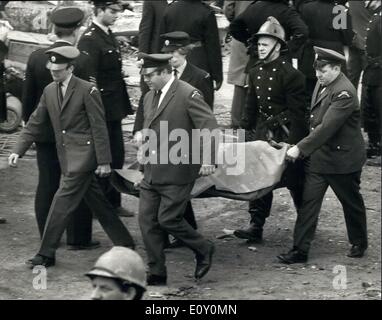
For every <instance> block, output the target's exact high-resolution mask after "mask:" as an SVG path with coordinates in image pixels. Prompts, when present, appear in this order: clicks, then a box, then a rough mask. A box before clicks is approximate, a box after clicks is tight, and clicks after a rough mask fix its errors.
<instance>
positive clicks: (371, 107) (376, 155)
mask: <svg viewBox="0 0 382 320" xmlns="http://www.w3.org/2000/svg"><path fill="white" fill-rule="evenodd" d="M366 31H367V34H366V47H365V50H366V56H367V65H366V68H365V71H364V75H363V78H362V83H363V85H364V97H363V123H364V129H365V131H366V133H367V136H368V148H367V156H368V158H370V159H369V160H368V161H367V164H368V165H373V166H381V137H382V133H381V124H382V48H381V39H382V18H381V7H379V11H377V12H375V13H374V15H373V17H372V19H371V20H370V23H369V26H368V27H367V29H366Z"/></svg>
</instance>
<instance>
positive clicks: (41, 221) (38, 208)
mask: <svg viewBox="0 0 382 320" xmlns="http://www.w3.org/2000/svg"><path fill="white" fill-rule="evenodd" d="M36 153H37V166H38V172H39V176H38V185H37V190H36V197H35V212H36V220H37V226H38V230H39V232H40V237H41V238H42V235H43V233H44V228H45V223H46V219H47V217H48V213H49V209H50V206H51V204H52V200H53V197H54V195H55V194H56V192H57V190H58V188H59V186H60V179H61V167H60V163H59V161H58V157H57V150H56V145H55V143H50V142H49V143H43V142H36ZM91 237H92V212H91V211H90V209H89V207H88V206H87V205H86V204H85V202H84V201H81V203H80V204H79V206H78V208H77V209H76V212H75V214H74V215H73V218H72V219H71V220H70V222H69V224H68V228H67V233H66V241H67V243H68V244H71V245H81V244H88V243H89V242H90V241H91Z"/></svg>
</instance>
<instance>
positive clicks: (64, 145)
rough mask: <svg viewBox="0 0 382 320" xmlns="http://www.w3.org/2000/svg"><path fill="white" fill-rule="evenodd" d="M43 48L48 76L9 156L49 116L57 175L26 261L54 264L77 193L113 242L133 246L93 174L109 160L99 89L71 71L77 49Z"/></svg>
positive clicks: (103, 171) (20, 150)
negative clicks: (41, 226) (43, 222)
mask: <svg viewBox="0 0 382 320" xmlns="http://www.w3.org/2000/svg"><path fill="white" fill-rule="evenodd" d="M47 54H49V62H48V64H47V68H48V69H49V70H51V74H52V78H53V80H54V82H52V83H51V84H49V85H48V86H47V87H46V88H45V90H44V92H43V94H42V96H41V100H40V103H39V105H38V107H37V109H36V110H35V111H34V113H33V114H32V115H31V117H30V119H29V121H28V123H27V125H26V127H24V129H23V130H22V133H21V135H20V137H19V140H18V143H17V145H16V146H15V148H14V151H13V153H12V154H11V155H10V156H9V164H10V165H11V166H16V164H17V161H18V158H19V157H20V156H22V155H24V154H25V152H26V151H27V150H28V148H29V147H30V146H31V144H32V143H33V141H35V138H36V136H38V135H39V134H41V132H42V131H43V130H44V129H45V127H46V125H47V124H48V123H50V122H51V124H52V127H53V130H54V135H55V140H56V147H57V153H58V159H59V161H60V166H61V170H62V173H63V178H62V183H61V185H60V187H59V189H58V190H57V192H56V194H55V196H54V199H53V201H52V205H51V207H50V210H49V215H48V219H47V223H46V225H45V230H44V234H43V237H42V241H41V246H40V250H39V252H38V254H37V255H36V256H35V257H34V258H32V259H31V260H28V262H27V263H28V264H29V265H31V267H33V266H36V265H43V266H45V267H49V266H53V265H54V264H55V253H56V250H57V248H58V245H59V242H60V239H61V236H62V234H63V232H64V230H65V228H66V226H67V224H68V219H69V218H70V217H71V216H72V215H73V214H74V212H75V210H76V208H77V207H78V205H79V203H80V201H81V200H82V199H83V198H84V199H85V201H86V203H87V205H88V206H89V207H90V209H91V210H92V212H93V213H94V214H95V216H96V217H97V218H98V220H99V222H100V223H101V225H102V227H103V228H104V230H105V232H106V233H107V234H108V236H109V237H110V238H111V240H112V241H113V243H114V244H115V245H121V246H127V247H132V248H133V247H134V241H133V239H132V238H131V236H130V233H129V232H128V231H127V229H126V228H125V226H124V225H123V223H122V222H121V220H119V218H118V216H117V214H116V210H115V209H114V208H113V207H112V206H111V205H110V203H109V202H108V201H107V199H106V198H105V196H104V194H103V192H102V191H101V189H100V186H99V184H98V182H97V180H96V178H95V174H97V175H99V176H101V177H105V176H107V175H109V174H110V163H111V154H110V145H109V138H108V134H107V128H106V123H105V115H104V109H103V106H102V102H101V99H100V95H99V92H98V90H97V88H96V87H95V86H94V85H93V84H91V83H90V82H87V81H84V80H81V79H79V78H77V77H76V76H74V75H73V69H74V66H73V63H72V61H73V60H74V59H75V58H77V57H78V56H79V54H80V52H79V51H78V49H76V48H75V47H72V46H65V47H58V48H54V49H50V50H48V51H47Z"/></svg>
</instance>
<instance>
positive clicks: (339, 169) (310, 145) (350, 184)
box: [278, 47, 368, 264]
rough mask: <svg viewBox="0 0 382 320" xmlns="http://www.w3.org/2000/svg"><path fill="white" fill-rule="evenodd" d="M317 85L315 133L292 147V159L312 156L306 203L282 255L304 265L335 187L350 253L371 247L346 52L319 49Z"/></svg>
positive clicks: (363, 154)
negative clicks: (324, 204)
mask: <svg viewBox="0 0 382 320" xmlns="http://www.w3.org/2000/svg"><path fill="white" fill-rule="evenodd" d="M314 51H315V53H316V54H317V58H316V61H315V62H314V64H315V69H316V72H317V78H318V82H317V84H316V87H315V90H314V93H313V98H312V104H311V110H310V114H311V115H310V133H309V135H308V136H307V137H305V138H304V139H302V140H301V141H300V142H298V143H297V144H296V145H295V146H293V147H291V148H290V149H288V151H287V160H290V161H295V160H296V159H298V158H300V157H304V158H307V161H306V170H305V183H304V192H303V197H302V204H301V206H300V207H299V208H298V209H297V221H296V225H295V228H294V234H293V248H292V250H290V251H289V252H288V253H285V254H281V255H279V256H278V258H279V260H280V261H281V262H282V263H286V264H291V263H305V262H307V260H308V253H309V249H310V246H311V242H312V241H313V238H314V234H315V231H316V228H317V223H318V217H319V213H320V210H321V205H322V202H323V199H324V196H325V193H326V191H327V189H328V187H329V186H330V187H331V189H332V190H333V191H334V193H335V195H336V197H337V198H338V200H339V201H340V202H341V205H342V208H343V211H344V216H345V222H346V228H347V232H348V237H349V241H350V243H351V245H352V247H351V249H350V251H349V253H348V255H347V256H348V257H351V258H360V257H362V256H363V255H364V253H365V250H366V249H367V246H368V239H367V227H366V209H365V204H364V201H363V198H362V194H361V193H360V183H361V173H362V167H363V164H364V163H365V160H366V152H365V143H364V140H363V137H362V132H361V121H360V107H359V102H358V98H357V90H356V89H355V87H354V85H353V84H352V83H351V82H350V80H349V79H348V78H346V76H345V75H344V74H343V73H342V72H341V64H342V63H343V62H344V61H345V56H344V55H342V54H340V53H338V52H336V51H334V50H330V49H326V48H320V47H314Z"/></svg>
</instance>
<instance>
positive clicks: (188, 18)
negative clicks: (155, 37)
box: [162, 0, 223, 82]
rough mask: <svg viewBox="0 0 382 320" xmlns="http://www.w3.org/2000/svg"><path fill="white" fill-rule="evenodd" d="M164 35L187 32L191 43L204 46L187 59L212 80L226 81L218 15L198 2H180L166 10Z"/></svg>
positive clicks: (195, 0)
mask: <svg viewBox="0 0 382 320" xmlns="http://www.w3.org/2000/svg"><path fill="white" fill-rule="evenodd" d="M162 30H163V32H162V33H167V32H172V31H184V32H187V33H188V34H189V35H190V38H191V42H193V43H197V42H200V44H199V45H198V46H197V47H195V48H194V49H193V50H192V51H191V52H190V53H189V54H188V56H187V60H188V61H189V62H191V63H192V64H194V65H195V66H197V67H198V68H200V69H203V70H205V71H207V72H208V73H209V74H210V75H211V78H212V80H215V81H218V82H220V81H222V80H223V64H222V54H221V46H220V37H219V30H218V26H217V22H216V17H215V13H214V11H213V10H212V9H211V8H210V7H209V6H208V5H206V4H204V3H202V2H201V1H198V0H180V1H176V2H174V3H172V4H171V5H170V6H168V8H167V9H166V12H165V14H164V17H163V24H162ZM162 44H163V43H162Z"/></svg>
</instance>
